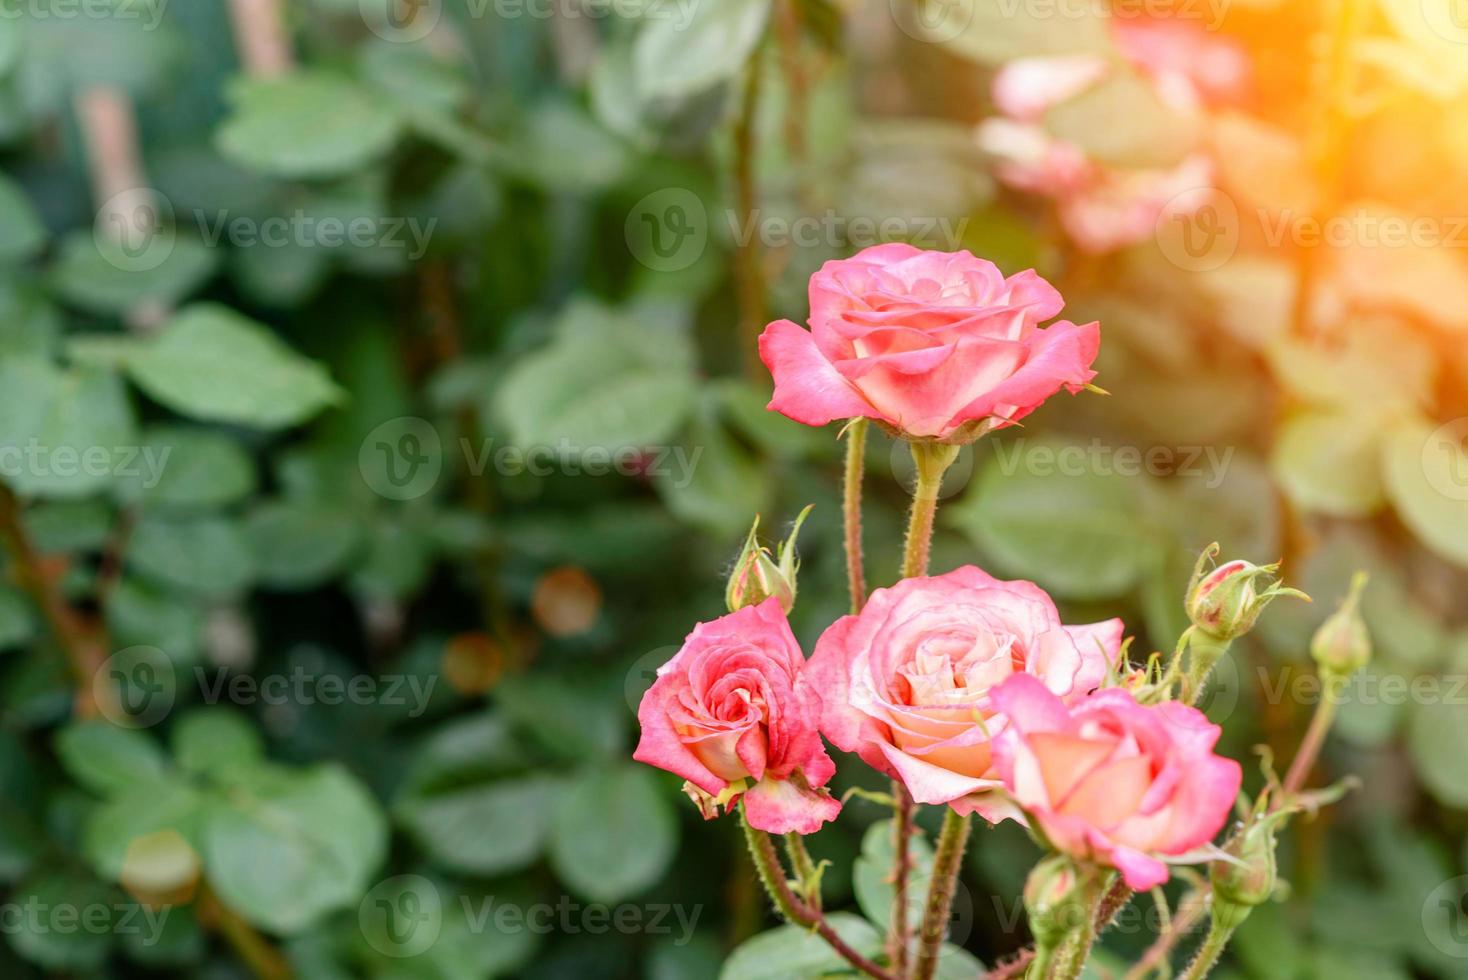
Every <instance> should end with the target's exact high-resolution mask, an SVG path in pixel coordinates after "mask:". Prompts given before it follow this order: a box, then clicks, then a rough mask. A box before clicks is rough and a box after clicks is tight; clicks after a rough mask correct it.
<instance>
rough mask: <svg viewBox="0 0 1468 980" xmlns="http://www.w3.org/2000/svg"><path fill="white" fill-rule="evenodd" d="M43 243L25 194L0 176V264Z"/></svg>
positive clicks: (28, 254)
mask: <svg viewBox="0 0 1468 980" xmlns="http://www.w3.org/2000/svg"><path fill="white" fill-rule="evenodd" d="M3 46H4V42H3V40H0V47H3ZM0 58H3V54H0ZM45 243H46V228H45V226H44V225H42V224H41V218H40V216H39V215H37V214H36V209H35V208H34V207H33V206H32V205H31V202H30V199H29V198H27V197H26V196H25V191H23V190H21V189H20V187H19V186H18V185H17V184H16V183H15V181H13V180H10V179H9V178H8V177H3V176H0V262H18V261H20V260H21V259H28V258H30V257H31V256H33V255H35V254H36V252H38V251H40V249H41V246H42V245H44V244H45Z"/></svg>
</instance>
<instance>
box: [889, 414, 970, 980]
mask: <svg viewBox="0 0 1468 980" xmlns="http://www.w3.org/2000/svg"><path fill="white" fill-rule="evenodd" d="M911 448H912V459H913V463H914V464H915V465H916V466H917V484H916V485H915V486H914V487H913V489H912V511H911V514H910V515H909V517H908V522H907V542H906V546H905V548H904V549H903V556H902V577H903V578H913V577H915V576H919V575H926V574H927V571H928V555H929V552H930V551H931V550H932V542H933V520H934V518H935V517H936V516H937V514H938V491H939V490H940V489H941V488H942V486H943V474H944V473H945V472H947V470H948V467H949V466H951V465H952V464H953V460H954V459H955V458H956V457H957V456H958V448H959V447H957V446H947V445H943V444H940V443H917V442H915V443H912V444H911ZM892 799H893V801H894V803H893V806H894V808H895V810H896V815H895V819H894V821H893V825H894V834H893V836H894V841H893V849H892V861H893V869H892V882H893V887H892V927H891V931H890V932H891V934H890V940H889V942H890V946H891V951H892V953H891V955H892V962H893V965H894V967H895V968H896V970H897V972H898V975H899V976H904V975H906V972H907V936H908V932H907V880H908V871H909V865H910V857H909V847H908V845H909V841H910V840H911V837H912V823H913V810H914V807H913V802H912V796H911V795H909V794H908V792H907V787H906V786H905V785H903V784H902V782H901V781H900V780H895V779H894V780H893V781H892ZM949 816H950V817H952V816H954V814H953V812H952V811H951V810H950V811H949ZM967 827H968V824H967V821H966V820H965V822H964V827H963V830H964V835H963V840H962V841H961V842H960V843H959V849H958V856H959V857H960V858H962V856H963V845H964V844H966V843H967V842H968V833H967ZM949 832H950V827H949V825H948V823H947V822H946V821H945V822H944V824H943V833H944V834H948V833H949ZM953 832H955V833H956V832H957V831H956V830H954V831H953ZM940 847H941V841H940ZM959 863H960V862H957V861H955V862H954V863H953V867H952V869H951V870H949V871H948V872H947V874H948V880H947V881H943V880H941V878H940V873H939V866H938V865H936V864H935V865H934V867H933V878H932V883H931V884H930V885H929V886H928V907H927V911H926V913H925V915H924V919H923V942H924V949H923V954H924V955H926V953H927V952H928V950H927V948H926V943H927V930H928V919H929V918H931V917H932V916H933V914H934V911H935V906H937V905H938V904H940V903H941V905H942V914H941V916H940V917H939V937H938V940H937V942H938V943H939V944H940V945H941V944H942V941H943V940H942V934H943V932H946V930H947V925H948V907H949V905H950V904H951V903H952V901H953V886H954V878H955V877H956V876H957V874H958V868H959ZM944 867H945V868H946V865H945V866H944ZM936 964H937V957H936V953H935V954H934V957H933V961H932V963H930V964H928V969H929V971H930V972H929V973H926V974H924V973H923V972H922V970H923V960H922V959H921V958H919V960H918V973H917V976H919V977H930V976H931V975H932V973H931V970H932V968H933V967H934V966H936Z"/></svg>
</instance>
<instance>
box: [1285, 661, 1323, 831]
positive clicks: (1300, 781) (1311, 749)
mask: <svg viewBox="0 0 1468 980" xmlns="http://www.w3.org/2000/svg"><path fill="white" fill-rule="evenodd" d="M1323 680H1324V682H1325V684H1324V687H1323V690H1322V691H1321V696H1320V701H1319V702H1317V703H1316V705H1315V715H1314V717H1312V718H1311V719H1310V727H1309V728H1308V729H1307V730H1306V732H1305V738H1304V741H1302V742H1301V743H1300V750H1299V751H1298V752H1296V753H1295V758H1294V761H1292V762H1291V763H1290V769H1289V772H1288V773H1286V774H1285V780H1284V792H1283V793H1281V794H1280V796H1279V799H1278V800H1277V801H1276V803H1277V805H1283V803H1284V802H1285V801H1286V800H1288V799H1289V797H1291V796H1293V795H1294V794H1296V793H1298V792H1299V791H1300V790H1302V789H1304V788H1305V780H1307V779H1309V778H1310V770H1311V769H1314V768H1315V760H1316V759H1318V758H1319V757H1320V750H1321V749H1322V748H1323V747H1324V746H1325V736H1326V735H1327V734H1329V733H1330V726H1331V723H1332V722H1334V721H1335V710H1336V689H1335V687H1334V686H1333V684H1332V680H1331V675H1329V674H1326V675H1324V677H1323Z"/></svg>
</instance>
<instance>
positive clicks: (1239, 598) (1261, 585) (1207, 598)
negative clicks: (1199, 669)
mask: <svg viewBox="0 0 1468 980" xmlns="http://www.w3.org/2000/svg"><path fill="white" fill-rule="evenodd" d="M1217 554H1218V545H1216V544H1213V545H1209V547H1208V548H1207V549H1205V550H1204V552H1203V554H1202V556H1201V557H1200V558H1199V559H1198V565H1197V567H1196V568H1195V569H1194V570H1193V581H1192V583H1191V584H1190V585H1189V586H1188V599H1187V610H1188V619H1189V620H1191V621H1192V623H1193V625H1194V626H1196V627H1197V628H1198V629H1199V630H1200V631H1201V632H1203V633H1205V634H1207V635H1208V636H1209V637H1211V638H1213V639H1215V640H1220V641H1224V642H1227V641H1229V640H1232V639H1234V638H1235V637H1239V636H1242V635H1244V634H1245V633H1247V632H1249V630H1251V629H1253V628H1254V623H1255V622H1257V621H1258V619H1259V614H1260V613H1262V612H1263V611H1264V607H1265V606H1267V605H1269V603H1270V602H1272V601H1274V599H1275V598H1276V597H1277V596H1282V595H1289V596H1295V597H1296V598H1299V599H1304V600H1305V601H1306V602H1309V601H1310V597H1309V596H1307V595H1305V593H1303V592H1300V591H1299V590H1297V589H1287V588H1285V587H1284V586H1282V585H1280V583H1279V580H1278V579H1277V578H1276V573H1277V572H1278V571H1279V563H1278V562H1275V563H1273V564H1270V565H1255V564H1253V563H1252V562H1247V561H1244V560H1242V559H1234V560H1233V561H1228V562H1224V563H1223V564H1222V565H1219V566H1218V567H1217V568H1214V569H1213V570H1212V571H1205V570H1204V566H1205V565H1206V564H1207V562H1208V560H1209V559H1210V558H1213V557H1215V556H1217Z"/></svg>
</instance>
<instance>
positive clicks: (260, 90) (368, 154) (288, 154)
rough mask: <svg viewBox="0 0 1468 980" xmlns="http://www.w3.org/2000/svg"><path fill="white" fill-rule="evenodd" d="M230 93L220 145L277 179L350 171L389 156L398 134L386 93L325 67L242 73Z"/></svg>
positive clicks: (234, 158) (240, 160) (233, 156)
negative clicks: (252, 75) (377, 92)
mask: <svg viewBox="0 0 1468 980" xmlns="http://www.w3.org/2000/svg"><path fill="white" fill-rule="evenodd" d="M229 99H230V101H231V102H232V103H233V106H234V113H233V114H232V115H231V116H230V118H229V119H228V120H226V121H225V122H224V124H223V125H222V126H220V128H219V131H218V133H217V134H216V136H215V145H216V146H217V147H218V149H219V152H220V153H221V154H223V155H224V156H225V157H226V158H228V159H229V160H232V161H234V162H235V163H238V164H240V165H241V166H244V167H248V168H249V169H251V170H255V171H258V172H260V173H263V174H268V175H270V176H272V177H282V178H288V179H300V178H324V177H339V176H345V175H347V174H350V173H352V172H354V171H357V170H360V169H361V168H363V167H365V166H368V165H369V164H371V163H373V162H374V161H376V160H377V159H378V158H380V157H382V156H383V155H384V154H386V153H387V151H388V150H389V149H391V148H392V145H393V143H394V142H396V141H397V138H398V134H399V132H400V122H399V120H398V117H397V115H396V113H394V112H393V111H392V109H391V107H390V106H388V105H387V104H385V103H384V102H383V100H382V99H381V98H376V97H374V96H373V94H372V93H371V92H369V91H367V90H366V89H364V88H362V87H361V86H359V85H357V84H356V83H355V82H353V81H351V80H350V79H348V78H345V77H342V76H340V75H336V74H332V73H328V72H320V71H297V72H294V73H292V74H290V75H287V76H284V77H282V78H245V79H239V80H237V81H236V82H235V84H234V85H233V86H232V87H231V89H230V91H229Z"/></svg>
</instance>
